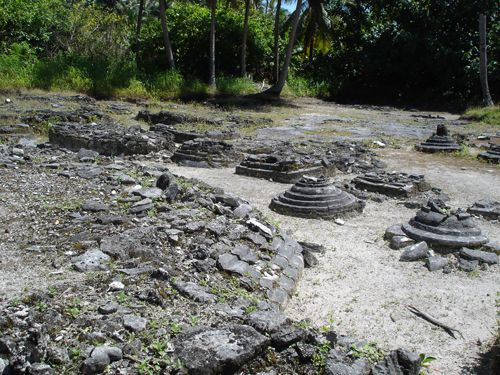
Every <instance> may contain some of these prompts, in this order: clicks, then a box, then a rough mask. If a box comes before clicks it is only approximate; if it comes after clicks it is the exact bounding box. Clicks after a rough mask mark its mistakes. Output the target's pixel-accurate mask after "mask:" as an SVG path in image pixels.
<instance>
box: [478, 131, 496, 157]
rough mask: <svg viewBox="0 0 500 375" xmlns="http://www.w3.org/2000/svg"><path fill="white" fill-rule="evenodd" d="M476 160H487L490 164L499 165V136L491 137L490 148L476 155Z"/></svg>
mask: <svg viewBox="0 0 500 375" xmlns="http://www.w3.org/2000/svg"><path fill="white" fill-rule="evenodd" d="M478 158H480V159H484V160H487V161H489V162H491V163H495V164H498V163H500V136H498V137H493V138H492V142H491V143H490V148H489V149H488V150H487V151H486V152H483V153H481V154H479V155H478Z"/></svg>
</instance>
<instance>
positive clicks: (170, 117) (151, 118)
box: [136, 110, 222, 125]
mask: <svg viewBox="0 0 500 375" xmlns="http://www.w3.org/2000/svg"><path fill="white" fill-rule="evenodd" d="M136 120H142V121H146V122H148V123H150V124H159V123H161V124H165V125H177V124H185V123H206V124H213V125H221V124H222V119H213V118H209V117H200V116H196V115H192V114H190V113H185V112H174V111H160V112H157V113H153V112H150V111H148V110H143V111H139V113H138V114H137V116H136Z"/></svg>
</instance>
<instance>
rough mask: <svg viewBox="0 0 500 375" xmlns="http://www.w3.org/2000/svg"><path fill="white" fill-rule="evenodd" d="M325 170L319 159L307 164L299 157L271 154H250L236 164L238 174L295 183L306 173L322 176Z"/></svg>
mask: <svg viewBox="0 0 500 375" xmlns="http://www.w3.org/2000/svg"><path fill="white" fill-rule="evenodd" d="M324 172H325V168H324V167H323V165H322V164H321V162H320V161H319V160H318V161H316V162H314V161H313V162H312V163H311V164H306V163H303V162H302V161H301V160H299V159H298V158H293V157H288V158H287V157H284V158H280V157H278V156H274V155H269V154H260V155H248V156H247V157H245V159H244V160H243V161H242V162H241V163H240V164H239V165H237V166H236V174H239V175H244V176H250V177H257V178H265V179H267V180H272V181H276V182H283V183H295V182H297V181H299V180H300V178H301V177H302V176H304V175H308V176H320V175H322V174H324Z"/></svg>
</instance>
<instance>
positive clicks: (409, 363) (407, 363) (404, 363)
mask: <svg viewBox="0 0 500 375" xmlns="http://www.w3.org/2000/svg"><path fill="white" fill-rule="evenodd" d="M419 373H420V357H419V356H418V355H417V354H415V353H412V352H409V351H406V350H403V349H398V350H394V351H391V352H390V353H389V355H387V356H386V357H385V358H384V359H383V360H382V361H380V362H378V363H377V364H375V365H374V366H373V368H372V373H371V374H372V375H419Z"/></svg>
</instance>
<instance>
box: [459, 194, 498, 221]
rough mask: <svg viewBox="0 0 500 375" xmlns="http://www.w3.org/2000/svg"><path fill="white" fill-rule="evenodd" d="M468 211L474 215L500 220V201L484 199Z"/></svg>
mask: <svg viewBox="0 0 500 375" xmlns="http://www.w3.org/2000/svg"><path fill="white" fill-rule="evenodd" d="M467 212H468V213H470V214H472V215H477V216H482V217H483V218H485V219H487V220H500V202H497V201H494V200H492V199H483V200H480V201H479V202H476V203H474V204H473V205H472V206H471V207H469V209H468V210H467Z"/></svg>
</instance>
